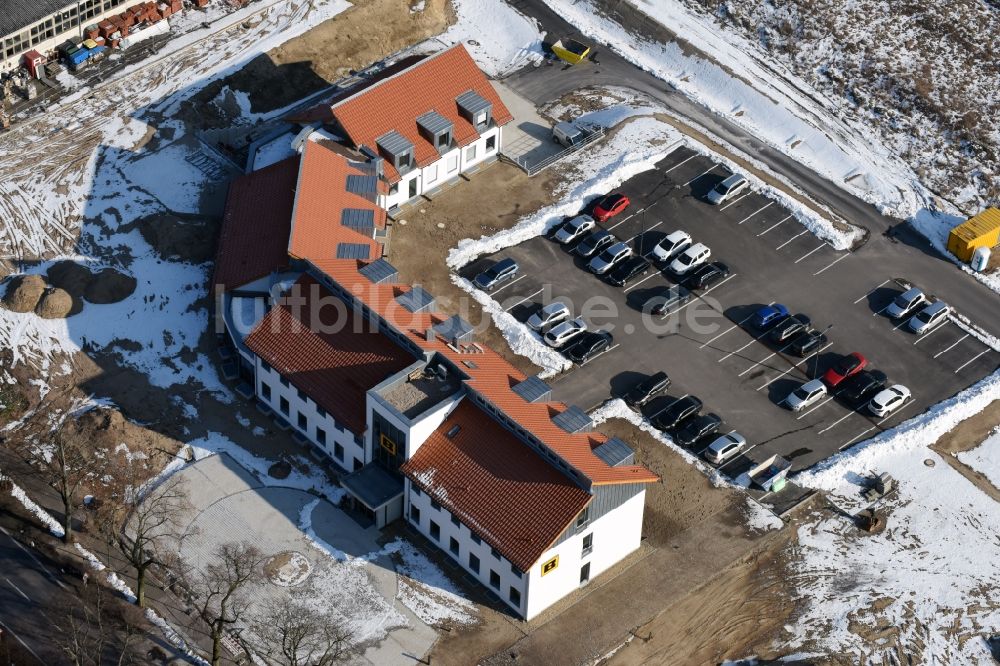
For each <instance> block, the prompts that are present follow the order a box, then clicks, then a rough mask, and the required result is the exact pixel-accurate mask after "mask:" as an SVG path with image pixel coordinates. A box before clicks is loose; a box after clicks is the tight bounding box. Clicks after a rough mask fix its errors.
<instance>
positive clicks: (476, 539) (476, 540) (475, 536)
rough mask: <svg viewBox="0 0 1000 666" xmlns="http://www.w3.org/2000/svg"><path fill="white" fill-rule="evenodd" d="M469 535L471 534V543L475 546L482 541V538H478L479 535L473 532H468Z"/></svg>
mask: <svg viewBox="0 0 1000 666" xmlns="http://www.w3.org/2000/svg"><path fill="white" fill-rule="evenodd" d="M470 535H471V536H472V543H474V544H476V545H477V546H478V545H479V544H481V543H482V542H483V540H482V539H480V538H479V535H478V534H476V533H475V532H470Z"/></svg>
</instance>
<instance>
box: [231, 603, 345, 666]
mask: <svg viewBox="0 0 1000 666" xmlns="http://www.w3.org/2000/svg"><path fill="white" fill-rule="evenodd" d="M350 637H351V632H350V631H348V630H347V629H345V628H344V627H343V626H342V625H341V624H340V623H339V622H338V621H337V620H336V618H334V617H332V616H330V615H329V614H326V613H317V612H316V611H314V610H312V609H311V608H309V607H307V606H306V605H305V604H303V603H301V602H298V601H296V600H294V599H292V598H289V597H285V598H284V599H282V601H281V602H279V603H278V604H276V605H274V606H271V607H270V608H269V609H268V610H267V611H266V612H264V613H263V614H261V615H260V616H259V617H257V618H256V619H255V620H254V621H253V622H252V623H251V624H250V635H249V636H243V637H242V638H243V640H244V642H245V643H246V644H248V645H247V647H248V650H249V651H250V652H251V653H252V654H253V655H254V656H255V657H256V658H257V659H258V660H260V661H262V662H263V663H265V664H267V665H268V666H331V665H332V664H335V663H337V662H338V661H339V660H340V659H341V658H342V657H343V656H344V654H345V652H346V651H347V647H348V640H349V639H350Z"/></svg>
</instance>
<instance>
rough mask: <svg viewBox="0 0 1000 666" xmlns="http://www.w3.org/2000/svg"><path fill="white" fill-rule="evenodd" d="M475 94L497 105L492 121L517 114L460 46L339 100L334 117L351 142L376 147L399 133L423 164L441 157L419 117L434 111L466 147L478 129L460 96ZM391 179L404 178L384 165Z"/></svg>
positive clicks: (508, 120) (503, 120) (418, 162)
mask: <svg viewBox="0 0 1000 666" xmlns="http://www.w3.org/2000/svg"><path fill="white" fill-rule="evenodd" d="M470 91H471V92H473V93H475V94H476V95H478V96H480V97H481V98H482V99H484V100H486V101H488V102H489V103H490V104H492V106H493V122H495V123H496V124H497V125H504V124H506V123H508V122H510V121H511V120H513V116H512V115H511V114H510V111H508V110H507V107H506V106H504V104H503V102H502V101H501V100H500V96H499V95H497V92H496V90H494V88H493V85H492V84H491V83H490V82H489V80H488V79H487V78H486V76H485V75H484V74H483V73H482V72H481V71H480V70H479V67H477V66H476V63H475V61H474V60H473V59H472V56H470V55H469V52H468V51H466V50H465V47H464V46H463V45H461V44H458V45H455V46H453V47H451V48H450V49H447V50H445V51H442V52H441V53H438V54H436V55H434V56H431V57H429V58H425V59H424V60H421V61H420V62H418V63H416V64H414V65H412V66H410V67H409V68H407V69H405V70H403V71H400V72H398V73H396V74H395V75H393V76H391V77H388V78H386V79H383V80H381V81H379V82H378V83H376V84H374V85H372V86H370V87H368V88H366V89H365V90H363V91H361V92H359V93H357V94H356V95H353V96H351V97H348V98H346V99H343V100H341V101H338V102H335V103H334V104H333V105H332V109H331V112H332V116H333V118H334V120H335V121H336V123H337V124H338V125H339V126H340V128H341V129H342V130H343V132H344V133H346V134H347V136H348V138H349V139H350V141H351V143H352V144H354V146H356V147H359V146H362V145H366V146H371V147H374V146H375V145H377V141H378V140H379V139H380V137H384V136H386V135H387V134H388V133H389V132H392V131H395V132H397V133H398V134H400V135H402V136H403V137H405V138H406V139H407V140H408V141H409V142H410V143H412V144H413V146H414V149H415V156H416V161H417V165H418V166H426V165H428V164H430V163H432V162H434V161H435V160H437V159H438V157H439V154H438V151H437V148H436V147H435V146H434V144H433V143H432V142H431V141H429V140H428V139H427V138H426V137H424V136H422V135H421V133H420V131H419V128H418V126H417V117H418V116H422V115H425V114H427V113H428V112H431V111H433V112H435V113H436V114H438V115H440V116H441V117H442V118H444V119H446V120H448V121H450V122H451V123H452V125H453V128H454V130H453V139H454V140H455V141H456V142H457V143H458V145H460V146H463V145H466V144H468V143H471V142H472V141H474V140H475V139H476V138H477V137H478V136H479V132H477V131H476V128H475V127H474V126H473V125H472V123H470V122H469V121H468V120H467V119H466V118H464V117H463V116H462V114H461V113H460V112H459V106H458V101H457V100H458V98H459V96H462V95H463V94H466V93H468V92H470ZM385 174H386V178H387V179H388V180H389V182H395V181H397V180H399V174H398V173H397V172H396V170H395V168H394V167H393V166H392V165H391V164H386V165H385Z"/></svg>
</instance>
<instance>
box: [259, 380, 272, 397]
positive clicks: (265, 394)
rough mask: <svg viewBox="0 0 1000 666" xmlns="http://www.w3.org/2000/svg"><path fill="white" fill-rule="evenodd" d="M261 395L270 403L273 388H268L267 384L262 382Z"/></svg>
mask: <svg viewBox="0 0 1000 666" xmlns="http://www.w3.org/2000/svg"><path fill="white" fill-rule="evenodd" d="M260 395H261V396H262V397H263V398H264V400H267V401H268V402H270V401H271V387H270V386H268V385H267V384H264V383H263V382H261V385H260Z"/></svg>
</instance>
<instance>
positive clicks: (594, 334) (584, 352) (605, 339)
mask: <svg viewBox="0 0 1000 666" xmlns="http://www.w3.org/2000/svg"><path fill="white" fill-rule="evenodd" d="M613 341H614V337H613V336H612V335H611V334H610V333H608V332H607V331H590V332H587V333H583V334H582V335H580V336H579V337H577V338H576V339H575V340H574V341H573V344H571V345H570V346H569V347H568V348H567V349H566V356H567V357H568V358H569V360H571V361H573V362H574V363H586V362H587V361H589V360H590V359H592V358H594V357H595V356H597V355H598V354H600V353H601V352H604V351H607V350H608V349H609V348H610V347H611V343H612V342H613Z"/></svg>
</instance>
